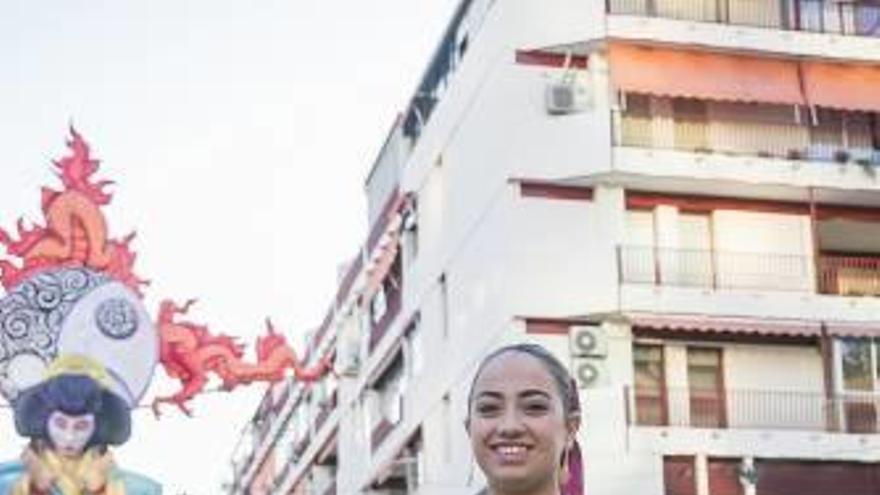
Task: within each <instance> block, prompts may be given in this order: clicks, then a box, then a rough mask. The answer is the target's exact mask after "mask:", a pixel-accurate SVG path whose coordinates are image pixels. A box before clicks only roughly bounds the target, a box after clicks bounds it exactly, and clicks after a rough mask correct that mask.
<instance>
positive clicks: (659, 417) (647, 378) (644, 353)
mask: <svg viewBox="0 0 880 495" xmlns="http://www.w3.org/2000/svg"><path fill="white" fill-rule="evenodd" d="M633 367H634V372H635V394H636V424H639V425H665V424H667V421H668V416H667V409H666V380H665V373H664V360H663V346H659V345H643V344H636V345H634V346H633Z"/></svg>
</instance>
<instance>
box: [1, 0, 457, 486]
mask: <svg viewBox="0 0 880 495" xmlns="http://www.w3.org/2000/svg"><path fill="white" fill-rule="evenodd" d="M457 4H458V0H378V1H371V2H365V1H356V0H347V1H338V0H320V1H318V0H256V1H250V2H245V1H241V0H239V1H232V0H204V1H202V0H199V1H194V0H151V1H148V2H147V1H143V2H135V1H119V0H113V1H111V0H56V1H54V2H51V1H42V2H38V1H26V0H0V148H2V152H0V157H2V158H0V226H3V227H6V228H9V227H11V226H12V225H13V223H14V221H15V219H16V218H17V217H18V216H19V215H22V214H23V215H25V216H26V217H27V218H29V219H31V220H40V215H39V188H40V187H41V186H43V185H52V186H54V185H56V184H57V182H56V180H55V179H54V177H53V175H52V173H51V171H50V166H51V165H50V160H51V159H53V158H58V157H60V156H62V155H63V154H64V153H65V152H66V150H65V148H64V140H65V139H66V138H67V126H68V123H69V122H72V123H73V124H74V125H75V126H76V128H77V129H78V130H79V131H80V132H81V133H82V134H83V135H84V136H85V137H86V139H87V140H88V141H89V142H90V143H91V145H92V149H93V152H94V154H95V156H96V157H97V158H99V159H101V160H102V165H103V169H102V171H101V176H102V177H106V178H111V179H113V180H116V181H117V185H116V186H114V192H115V196H114V200H113V203H112V204H111V205H110V206H109V208H108V210H107V212H108V215H109V219H110V224H111V230H112V233H113V234H114V235H121V234H125V233H127V232H128V231H130V230H134V229H136V230H137V231H138V238H137V240H136V241H135V248H136V250H137V251H138V252H139V256H140V257H139V259H138V263H137V269H138V272H139V274H140V275H142V276H144V277H145V278H149V279H151V280H152V286H151V287H150V288H149V289H148V293H147V304H148V307H149V308H150V310H151V311H153V312H155V306H156V304H157V301H158V300H159V299H161V298H165V297H172V298H176V299H179V300H184V299H187V298H191V297H198V298H199V300H200V302H199V304H198V305H197V307H196V310H195V311H194V317H195V318H196V319H198V320H200V321H202V322H205V323H207V324H209V326H210V327H211V328H212V329H213V330H214V331H217V332H225V333H230V334H234V335H239V336H241V337H243V338H244V340H245V341H247V342H248V343H252V342H253V338H254V335H255V334H256V333H257V332H258V331H262V327H261V325H262V320H263V318H264V317H265V316H272V317H273V319H274V320H275V321H276V324H277V326H279V327H280V328H282V329H283V330H284V331H286V332H287V333H288V334H289V335H299V334H301V333H302V332H303V331H305V330H309V329H312V328H314V327H315V326H316V325H317V324H318V323H320V320H321V318H322V316H323V312H324V311H325V310H326V308H327V306H328V305H329V303H330V300H331V297H332V294H333V292H334V287H335V278H336V272H337V267H338V265H339V263H341V262H343V261H345V260H347V259H349V258H350V257H351V256H352V255H354V254H355V252H356V250H357V247H358V245H359V244H360V243H361V241H362V240H363V237H364V235H365V229H366V225H365V222H366V220H365V217H366V213H365V199H364V194H363V183H364V178H365V177H366V174H367V172H368V170H369V168H370V166H371V164H372V161H373V159H374V158H375V156H376V153H377V152H378V150H379V147H380V146H381V144H382V142H383V140H384V138H385V135H386V133H387V130H388V128H389V127H390V125H391V123H392V122H393V120H394V117H395V115H396V114H397V112H398V111H400V110H402V109H403V107H404V106H405V104H406V102H407V100H408V99H409V97H410V96H411V94H412V92H413V91H414V89H415V86H416V84H417V83H418V79H419V78H420V76H421V74H422V71H423V70H424V68H425V65H426V64H427V62H428V58H429V57H430V55H431V53H432V52H433V50H434V48H435V46H436V44H437V42H438V41H439V38H440V35H441V33H442V31H443V29H444V28H445V26H446V23H447V22H448V20H449V18H450V17H451V15H452V11H453V10H454V8H455V6H456V5H457ZM296 342H297V345H299V344H300V339H299V338H298V337H297V338H296ZM160 375H161V372H160ZM159 382H160V380H157V383H154V386H153V387H152V388H151V390H150V391H149V392H148V398H149V397H151V396H153V395H155V394H156V393H161V392H170V391H173V390H172V388H173V384H170V383H167V382H161V383H159ZM263 390H264V389H263V387H261V386H257V387H253V388H251V389H249V390H241V391H236V392H235V393H234V394H233V395H231V396H227V395H221V394H214V395H211V396H207V397H204V398H200V399H198V400H196V401H195V403H194V404H193V406H194V408H195V410H196V418H194V419H186V418H182V417H180V415H179V414H177V413H173V412H171V411H169V414H168V415H167V416H166V417H164V418H163V419H162V420H160V421H156V420H155V419H153V418H152V416H150V415H149V414H148V413H146V412H143V411H138V412H136V413H135V433H134V436H133V438H132V439H131V440H130V441H129V443H128V444H126V445H125V446H123V447H122V448H120V449H118V451H117V456H118V458H119V460H120V463H121V464H122V465H123V467H125V468H128V469H133V470H137V471H140V472H143V473H145V474H148V475H150V476H152V477H154V478H156V479H158V480H160V481H161V482H163V483H164V485H165V489H166V493H167V494H169V495H177V494H179V493H183V492H186V493H187V494H189V495H201V494H206V495H207V494H216V493H218V492H219V485H220V483H221V481H222V480H223V479H225V478H229V477H230V473H231V471H230V467H229V463H228V461H229V458H230V455H231V452H232V448H233V444H234V442H235V440H236V439H237V437H238V435H239V431H240V429H241V428H242V426H243V425H244V423H245V422H246V421H247V419H248V417H249V416H250V414H251V413H252V412H253V410H254V408H255V406H256V402H257V400H258V399H259V397H260V395H261V394H262V392H263ZM8 413H9V410H8V409H0V417H2V419H0V460H4V459H12V458H15V457H16V456H17V455H18V454H19V453H20V451H21V448H22V445H23V441H22V440H21V439H20V438H18V437H16V436H15V435H14V432H13V429H12V428H11V426H10V422H9V414H8Z"/></svg>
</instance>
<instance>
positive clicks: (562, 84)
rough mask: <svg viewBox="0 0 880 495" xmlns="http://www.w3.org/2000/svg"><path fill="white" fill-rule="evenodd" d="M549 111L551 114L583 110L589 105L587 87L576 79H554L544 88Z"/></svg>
mask: <svg viewBox="0 0 880 495" xmlns="http://www.w3.org/2000/svg"><path fill="white" fill-rule="evenodd" d="M544 91H545V92H544V99H545V103H546V105H547V113H549V114H550V115H567V114H570V113H576V112H581V111H583V110H586V109H587V107H588V106H589V104H590V102H589V93H588V92H587V88H585V87H584V86H583V85H581V84H578V83H577V82H576V81H569V80H565V81H553V82H551V83H548V84H547V86H546V88H545V89H544Z"/></svg>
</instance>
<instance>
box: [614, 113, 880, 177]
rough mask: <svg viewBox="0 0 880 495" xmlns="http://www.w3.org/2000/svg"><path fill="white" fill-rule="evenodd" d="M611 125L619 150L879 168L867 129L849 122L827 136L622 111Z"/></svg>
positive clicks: (781, 126) (879, 154)
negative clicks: (682, 152)
mask: <svg viewBox="0 0 880 495" xmlns="http://www.w3.org/2000/svg"><path fill="white" fill-rule="evenodd" d="M745 111H746V110H743V112H745ZM792 114H793V110H792ZM615 120H616V121H617V122H618V125H617V127H618V129H619V132H617V135H616V136H615V144H617V145H619V146H627V147H634V148H651V149H668V150H679V151H688V152H695V153H720V154H726V155H733V156H737V155H741V156H756V157H764V158H781V159H786V160H805V161H820V162H830V163H841V164H843V163H850V162H852V163H857V164H859V165H864V166H869V165H870V166H878V165H880V147H878V146H877V145H876V144H872V143H873V142H874V141H875V140H876V138H874V137H872V130H871V128H870V126H869V124H856V123H849V124H846V125H844V126H843V127H842V128H841V129H838V131H836V134H835V135H834V136H829V135H828V133H826V132H817V131H816V130H815V129H814V128H811V127H810V126H808V125H801V124H797V123H794V122H792V123H766V122H759V121H757V120H755V121H738V122H735V121H725V120H715V119H707V120H702V121H687V120H675V119H672V118H663V117H660V116H635V115H631V114H628V113H626V112H616V115H615ZM792 120H793V117H792ZM853 120H856V119H853Z"/></svg>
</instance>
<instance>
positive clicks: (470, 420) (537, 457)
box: [465, 344, 583, 495]
mask: <svg viewBox="0 0 880 495" xmlns="http://www.w3.org/2000/svg"><path fill="white" fill-rule="evenodd" d="M465 426H466V428H467V431H468V435H469V436H470V438H471V448H472V449H473V453H474V457H475V459H476V461H477V464H479V466H480V469H482V471H483V473H484V474H485V475H486V479H487V481H488V484H489V493H490V494H491V495H509V494H514V493H516V494H521V495H581V494H583V481H582V478H583V474H582V467H581V462H580V449H579V447H578V445H577V440H576V435H577V430H578V427H579V426H580V401H579V398H578V393H577V386H576V385H575V383H574V381H573V380H572V378H571V376H570V375H569V374H568V371H566V369H565V367H564V366H563V365H562V364H561V363H560V362H559V360H558V359H556V358H555V357H554V356H553V355H552V354H550V353H549V352H548V351H547V350H546V349H544V348H543V347H540V346H537V345H533V344H516V345H512V346H507V347H502V348H500V349H498V350H496V351H495V352H493V353H491V354H490V355H489V356H487V357H486V358H485V359H484V360H483V361H482V363H481V364H480V367H479V369H478V370H477V373H476V376H475V377H474V381H473V384H472V385H471V390H470V395H469V399H468V417H467V420H466V423H465Z"/></svg>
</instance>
